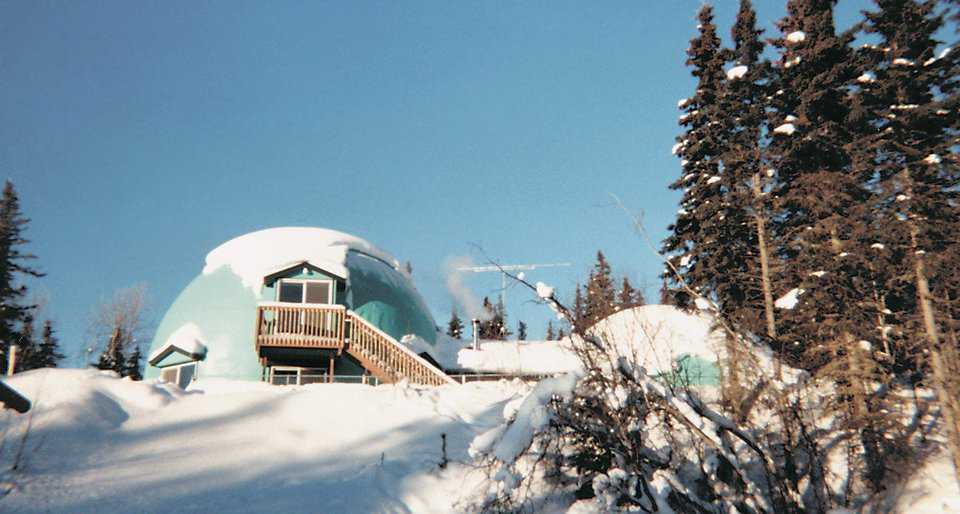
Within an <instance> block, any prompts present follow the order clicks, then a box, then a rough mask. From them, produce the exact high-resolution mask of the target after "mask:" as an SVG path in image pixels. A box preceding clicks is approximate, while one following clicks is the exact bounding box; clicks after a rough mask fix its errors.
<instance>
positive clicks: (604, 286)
mask: <svg viewBox="0 0 960 514" xmlns="http://www.w3.org/2000/svg"><path fill="white" fill-rule="evenodd" d="M586 291H587V294H586V298H585V300H584V318H585V320H586V321H585V323H586V325H585V326H583V327H581V328H587V327H589V326H591V325H593V324H594V323H596V322H598V321H600V320H602V319H604V318H606V317H607V316H609V315H611V314H613V313H614V311H615V310H616V305H617V300H616V291H615V289H614V286H613V277H612V272H611V270H610V264H609V263H607V259H606V257H604V255H603V252H602V251H597V263H596V264H594V267H593V271H591V272H590V279H589V281H588V282H587V286H586Z"/></svg>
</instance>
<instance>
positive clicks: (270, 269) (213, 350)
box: [145, 227, 436, 380]
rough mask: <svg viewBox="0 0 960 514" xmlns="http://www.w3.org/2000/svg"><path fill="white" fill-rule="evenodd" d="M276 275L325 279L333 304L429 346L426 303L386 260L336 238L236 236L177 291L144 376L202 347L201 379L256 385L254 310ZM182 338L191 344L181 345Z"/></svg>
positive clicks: (269, 293) (432, 330)
mask: <svg viewBox="0 0 960 514" xmlns="http://www.w3.org/2000/svg"><path fill="white" fill-rule="evenodd" d="M278 276H282V277H284V278H288V279H296V280H303V279H306V280H310V279H326V280H332V281H334V283H335V284H336V291H335V294H334V297H335V299H334V302H335V303H336V304H339V305H343V306H345V307H346V308H348V309H351V310H353V311H354V312H355V313H356V314H357V315H359V316H360V317H362V318H364V319H365V320H367V321H369V322H370V323H372V324H373V325H375V326H376V327H377V328H379V329H380V330H382V331H383V332H385V333H387V334H389V335H390V336H392V337H393V338H394V339H396V340H397V341H399V340H401V338H403V336H405V335H409V334H413V335H417V336H419V337H420V338H422V339H423V340H425V341H427V342H428V343H430V344H434V343H435V342H436V324H435V322H434V320H433V317H432V316H431V314H430V311H429V310H428V308H427V306H426V303H425V302H424V300H423V298H422V297H421V296H420V294H419V293H418V292H417V290H416V288H415V287H414V285H413V282H412V281H411V280H410V277H409V276H408V275H407V274H406V273H405V272H403V271H401V269H400V266H399V263H398V261H397V260H396V259H394V258H393V257H392V256H390V255H389V254H387V253H386V252H383V251H382V250H379V249H378V248H376V247H374V246H373V245H371V244H370V243H368V242H366V241H364V240H362V239H360V238H357V237H355V236H350V235H349V234H344V233H342V232H337V231H333V230H328V229H320V228H302V227H288V228H275V229H268V230H262V231H258V232H253V233H250V234H246V235H244V236H240V237H238V238H236V239H233V240H231V241H228V242H227V243H224V244H223V245H221V246H220V247H218V248H216V249H215V250H213V251H212V252H210V254H208V256H207V260H206V266H205V267H204V270H203V273H201V274H200V275H199V276H197V277H196V278H194V279H193V280H192V281H191V282H190V284H189V285H187V287H186V288H185V289H184V290H183V291H182V292H181V293H180V295H179V296H178V297H177V299H176V300H175V301H174V302H173V305H171V306H170V308H169V309H168V310H167V312H166V314H165V315H164V316H163V318H162V320H161V322H160V325H159V326H158V327H157V332H156V334H155V336H154V339H153V342H152V344H151V347H150V361H151V364H150V365H148V366H147V369H146V373H145V376H146V377H147V378H155V377H157V376H158V375H159V373H160V369H159V368H158V367H157V366H156V365H159V366H161V367H162V366H167V365H174V364H178V363H182V362H188V361H189V360H190V358H189V357H188V356H187V354H188V353H191V352H195V351H196V348H202V349H203V350H205V352H204V355H203V362H202V364H201V370H202V371H201V374H202V376H203V377H204V378H211V377H216V378H231V379H243V380H259V379H260V377H261V371H262V370H261V364H260V359H259V357H258V355H257V352H256V345H255V333H254V332H255V327H256V324H257V305H258V303H260V302H274V301H275V300H277V298H278V293H277V288H276V283H275V281H276V278H277V277H278ZM265 279H266V280H265ZM185 328H186V329H185ZM184 334H189V338H190V339H191V341H183V340H182V339H183V338H184V337H185V336H184ZM194 340H195V341H194ZM196 343H199V346H194V347H193V348H194V349H193V350H190V351H183V350H184V348H185V347H187V346H190V345H191V344H196ZM171 347H176V348H175V349H176V350H178V351H171Z"/></svg>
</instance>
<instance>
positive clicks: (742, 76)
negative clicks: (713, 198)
mask: <svg viewBox="0 0 960 514" xmlns="http://www.w3.org/2000/svg"><path fill="white" fill-rule="evenodd" d="M762 33H763V31H762V30H760V29H758V28H757V22H756V13H755V11H754V10H753V5H752V4H751V2H750V1H749V0H742V1H741V2H740V9H739V11H738V13H737V19H736V22H735V23H734V25H733V29H732V30H731V35H732V37H733V42H734V48H733V50H732V51H731V52H729V54H730V60H731V61H732V62H731V63H730V68H729V70H728V72H727V78H728V80H727V81H726V83H725V87H724V90H723V95H722V97H721V99H720V105H721V110H722V112H723V113H724V116H723V118H722V120H721V122H722V123H723V124H724V128H725V129H726V132H727V135H726V137H725V139H726V140H727V144H726V145H724V149H723V152H722V154H721V156H720V158H721V160H722V162H723V168H724V169H723V174H722V175H721V181H720V184H721V187H722V188H723V189H724V191H725V195H724V196H725V198H724V207H725V210H724V215H723V219H722V220H720V221H722V222H724V224H725V227H724V236H725V242H726V244H727V246H728V249H727V251H726V253H725V254H724V262H723V263H722V264H723V265H724V267H723V268H721V269H722V270H723V273H725V274H726V275H727V281H726V282H725V283H722V284H719V288H718V290H717V304H718V307H719V309H720V311H721V313H722V314H723V315H724V316H726V317H728V319H729V320H730V321H731V322H732V323H734V324H735V325H736V326H737V327H740V328H741V329H743V330H747V331H749V332H751V333H754V334H758V335H759V334H765V335H766V336H767V338H768V340H769V341H770V342H771V343H773V342H774V341H775V340H776V337H777V329H776V315H775V312H774V309H773V292H772V291H773V285H772V280H773V279H772V271H771V270H772V269H774V268H775V266H774V263H773V260H772V258H773V255H772V254H771V243H770V242H771V237H772V234H770V232H769V228H768V227H769V226H770V224H771V216H772V210H771V206H770V204H769V195H768V194H767V193H768V192H769V190H770V189H771V187H772V184H773V181H774V179H775V173H773V170H772V169H771V168H769V167H765V166H764V144H765V142H766V140H765V137H764V134H763V126H764V122H765V116H766V113H765V104H766V99H767V96H768V91H767V89H768V88H767V86H768V82H769V74H770V65H769V62H767V61H765V60H763V59H762V53H763V49H764V44H763V41H762V40H761V39H760V35H761V34H762ZM768 170H769V171H768Z"/></svg>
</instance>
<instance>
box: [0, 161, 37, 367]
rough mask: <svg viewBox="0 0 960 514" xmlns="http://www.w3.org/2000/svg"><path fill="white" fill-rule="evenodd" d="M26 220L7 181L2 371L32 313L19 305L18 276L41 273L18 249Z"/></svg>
mask: <svg viewBox="0 0 960 514" xmlns="http://www.w3.org/2000/svg"><path fill="white" fill-rule="evenodd" d="M27 223H29V220H28V219H27V218H25V217H23V214H22V213H21V212H20V199H19V197H18V196H17V192H16V190H15V189H14V187H13V183H12V182H10V181H9V180H8V181H7V182H6V184H5V185H4V188H3V196H2V198H0V352H2V356H0V369H6V366H7V357H8V355H9V349H10V345H11V344H17V341H18V340H19V338H20V333H19V330H18V327H19V326H21V325H22V323H23V321H24V319H25V317H26V316H27V315H28V314H29V313H30V312H31V311H32V310H33V306H32V305H24V304H23V303H22V301H23V298H24V296H25V294H26V290H27V289H26V286H24V285H23V284H20V283H18V279H19V278H21V277H27V276H30V277H41V276H43V274H42V273H40V272H39V271H37V270H36V269H34V268H32V267H30V266H29V265H28V264H29V261H31V260H33V259H36V256H34V255H32V254H30V253H25V252H23V251H22V250H21V248H22V247H23V245H25V244H27V243H28V242H29V241H28V240H27V239H25V238H24V236H23V232H24V230H25V229H26V226H27Z"/></svg>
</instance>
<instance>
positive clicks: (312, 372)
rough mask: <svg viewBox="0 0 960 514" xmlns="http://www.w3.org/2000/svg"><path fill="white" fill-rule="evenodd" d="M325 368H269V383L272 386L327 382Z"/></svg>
mask: <svg viewBox="0 0 960 514" xmlns="http://www.w3.org/2000/svg"><path fill="white" fill-rule="evenodd" d="M327 380H328V375H327V370H326V369H325V368H300V367H296V366H271V367H270V383H271V384H273V385H307V384H320V383H324V382H327Z"/></svg>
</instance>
